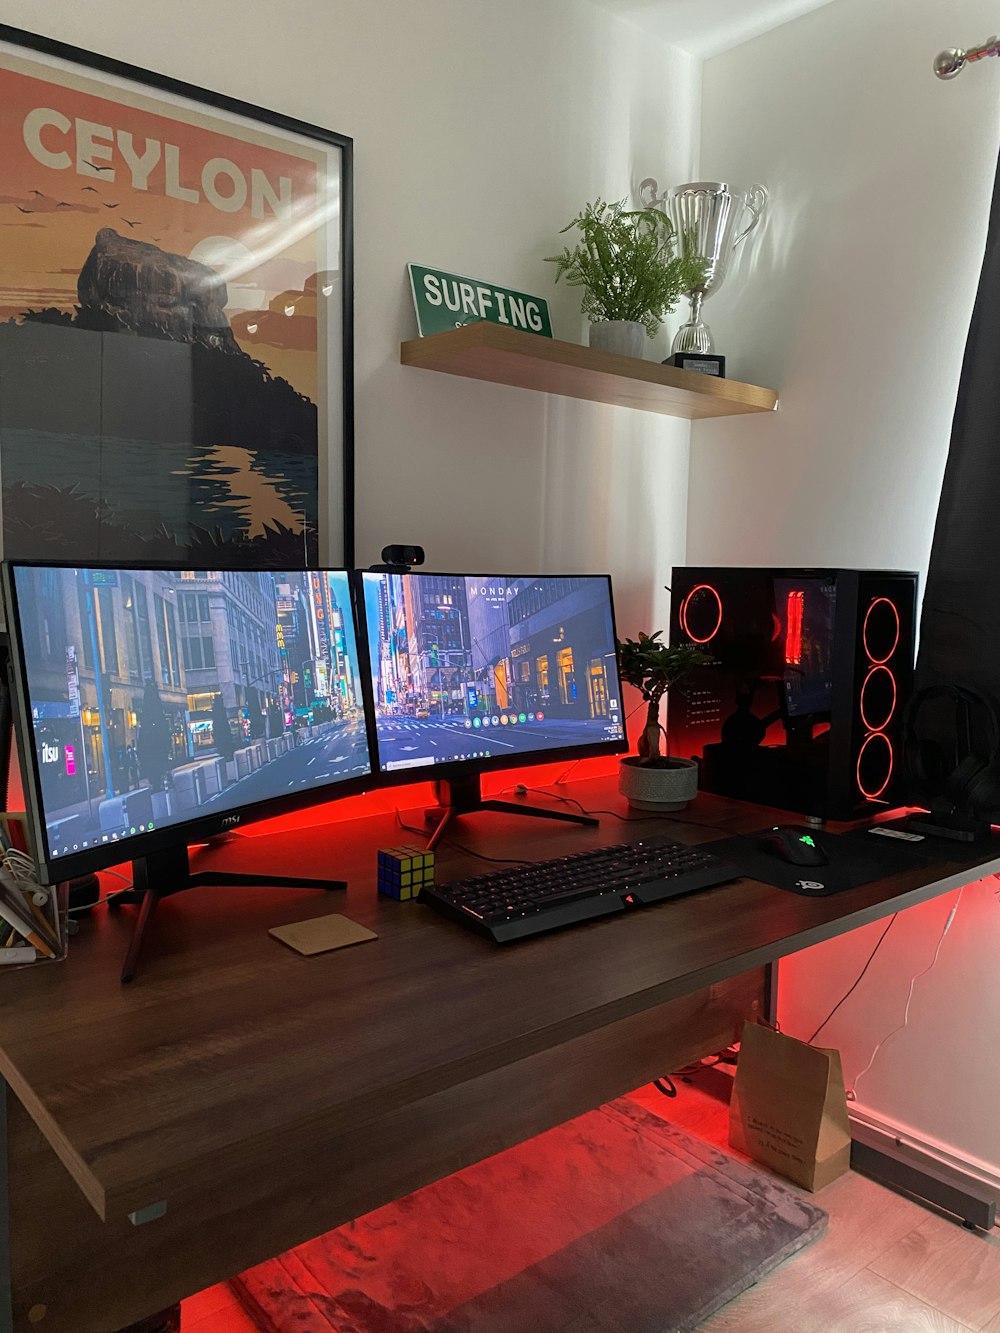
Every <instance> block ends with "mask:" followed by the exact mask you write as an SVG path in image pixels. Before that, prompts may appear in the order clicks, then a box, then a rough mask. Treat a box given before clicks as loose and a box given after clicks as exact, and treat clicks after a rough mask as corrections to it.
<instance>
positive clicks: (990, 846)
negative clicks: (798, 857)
mask: <svg viewBox="0 0 1000 1333" xmlns="http://www.w3.org/2000/svg"><path fill="white" fill-rule="evenodd" d="M882 827H883V828H885V829H889V830H893V829H902V830H904V831H906V832H909V831H910V822H909V818H906V819H890V820H887V821H886V823H885V824H884V825H882ZM844 836H845V837H847V838H852V839H855V840H860V841H863V842H893V843H895V844H896V845H897V846H898V847H899V848H900V850H901V851H907V852H909V854H910V855H911V856H913V857H916V858H917V859H919V860H923V861H954V862H958V863H961V862H969V861H976V860H983V859H985V858H986V857H989V856H1000V837H997V836H996V834H993V835H991V836H990V837H986V838H976V839H975V840H974V841H973V842H958V841H956V840H955V839H953V838H941V837H935V836H934V835H933V834H923V835H922V840H921V841H920V842H906V841H903V840H896V839H894V838H887V837H885V836H884V834H878V833H872V832H870V831H869V829H868V828H859V829H852V830H851V831H850V833H846V834H845V835H844Z"/></svg>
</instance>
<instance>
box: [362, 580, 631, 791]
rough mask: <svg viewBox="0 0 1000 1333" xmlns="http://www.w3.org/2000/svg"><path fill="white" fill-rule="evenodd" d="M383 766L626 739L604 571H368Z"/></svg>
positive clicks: (365, 584) (538, 751) (393, 767)
mask: <svg viewBox="0 0 1000 1333" xmlns="http://www.w3.org/2000/svg"><path fill="white" fill-rule="evenodd" d="M363 588H364V599H365V617H366V620H367V625H368V652H369V658H370V661H371V671H372V681H373V683H374V691H375V715H376V725H377V732H376V734H377V739H378V749H379V764H380V767H381V769H382V770H383V771H385V772H391V771H394V770H397V769H406V768H419V767H425V766H430V765H434V764H442V763H452V762H454V761H456V760H459V761H461V760H482V759H492V758H494V757H501V756H511V755H514V754H525V755H529V754H541V753H544V752H545V751H546V750H565V749H573V748H576V747H582V746H594V745H601V744H606V745H608V746H609V747H610V746H613V745H614V744H615V743H617V742H620V741H622V739H623V737H624V734H625V733H624V728H623V724H622V713H621V692H620V687H619V679H618V667H617V660H616V656H615V636H614V625H613V619H612V613H611V595H610V585H609V582H608V580H607V579H606V578H603V577H596V576H589V577H588V576H586V575H582V576H576V577H560V578H508V577H503V576H499V575H489V576H475V577H473V576H467V575H456V574H422V573H421V574H388V573H382V574H378V573H366V574H365V575H364V576H363Z"/></svg>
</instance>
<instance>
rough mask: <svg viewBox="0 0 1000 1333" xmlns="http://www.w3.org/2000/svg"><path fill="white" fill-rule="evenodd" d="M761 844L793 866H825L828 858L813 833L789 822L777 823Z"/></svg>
mask: <svg viewBox="0 0 1000 1333" xmlns="http://www.w3.org/2000/svg"><path fill="white" fill-rule="evenodd" d="M761 846H762V847H763V848H765V849H766V850H767V851H769V852H773V854H774V855H775V856H779V857H780V858H781V859H782V861H787V862H788V863H789V865H793V866H825V865H826V864H827V860H828V858H827V855H826V853H825V852H824V851H823V848H822V847H821V846H820V844H819V843H818V842H817V841H816V839H815V837H814V836H813V834H811V833H808V832H805V831H804V830H803V829H800V828H791V827H790V826H789V825H787V824H781V825H775V827H774V828H773V829H771V830H770V831H769V832H768V833H766V834H765V835H764V837H763V839H762V840H761Z"/></svg>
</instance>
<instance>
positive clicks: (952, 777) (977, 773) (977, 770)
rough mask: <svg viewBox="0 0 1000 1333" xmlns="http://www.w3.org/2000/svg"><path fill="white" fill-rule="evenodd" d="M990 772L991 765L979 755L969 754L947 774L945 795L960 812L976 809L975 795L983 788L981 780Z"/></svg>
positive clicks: (944, 786)
mask: <svg viewBox="0 0 1000 1333" xmlns="http://www.w3.org/2000/svg"><path fill="white" fill-rule="evenodd" d="M988 772H989V765H988V764H987V762H986V761H985V760H984V759H982V758H981V757H980V756H979V755H978V754H968V755H966V756H965V758H964V759H963V760H962V762H961V763H960V764H959V766H958V767H957V768H956V769H954V770H953V771H952V772H951V773H949V774H946V776H945V780H944V784H943V794H944V795H945V796H947V797H948V800H949V801H951V803H952V804H953V805H954V806H956V807H957V808H958V809H960V810H964V809H975V802H974V799H973V793H974V792H975V791H976V790H977V787H979V786H982V785H983V783H982V782H981V781H980V779H981V778H982V777H983V776H984V775H986V774H987V773H988Z"/></svg>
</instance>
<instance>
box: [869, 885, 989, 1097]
mask: <svg viewBox="0 0 1000 1333" xmlns="http://www.w3.org/2000/svg"><path fill="white" fill-rule="evenodd" d="M965 889H966V886H965V885H963V886H962V888H960V889H959V891H958V897H957V898H956V899H955V904H954V906H953V907H952V909H951V911H950V912H949V913H948V919H947V921H945V923H944V926H943V927H942V930H941V934H940V936H939V938H938V942H937V948H936V949H935V950H934V957H933V958H932V959H931V961H930V962H929V963H928V964H927V966H926V967H925V968H924V970H923V971H922V972H918V973H917V974H916V976H915V977H913V978H912V979H911V981H910V989H909V990H908V991H907V993H906V1007H905V1008H904V1010H903V1021H902V1023H900V1024H899V1026H898V1027H894V1028H893V1030H892V1031H891V1032H890V1033H889V1034H888V1035H887V1036H885V1037H883V1038H882V1040H881V1041H880V1042H879V1043H878V1045H877V1046H876V1047H875V1049H874V1050H873V1051H872V1054H871V1059H870V1060H869V1061H868V1063H867V1064H866V1065H865V1067H864V1069H862V1071H861V1073H860V1074H858V1076H857V1078H855V1080H854V1088H853V1089H852V1100H856V1099H857V1095H858V1084H859V1083H860V1082H861V1080H862V1079H863V1078H864V1076H865V1075H866V1074H867V1073H868V1071H869V1069H871V1067H872V1065H873V1064H874V1063H875V1057H876V1056H877V1055H878V1053H879V1051H880V1050H881V1049H882V1047H883V1046H884V1045H885V1044H886V1042H887V1041H891V1040H892V1038H893V1037H894V1036H895V1035H896V1033H897V1032H902V1031H903V1029H904V1028H905V1027H906V1025H907V1023H909V1021H910V1002H911V1001H912V999H913V988H914V987H915V986H916V984H917V982H918V981H919V980H920V978H921V977H925V976H926V975H927V973H928V972H930V971H931V969H932V968H933V967H934V964H935V963H936V962H937V960H938V956H939V955H940V953H941V947H942V945H943V944H944V937H945V936H946V935H947V934H948V931H949V930H950V929H951V923H952V922H953V921H954V920H955V913H956V912H957V911H958V909H959V907H960V906H961V904H962V895H963V894H964V893H965Z"/></svg>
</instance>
